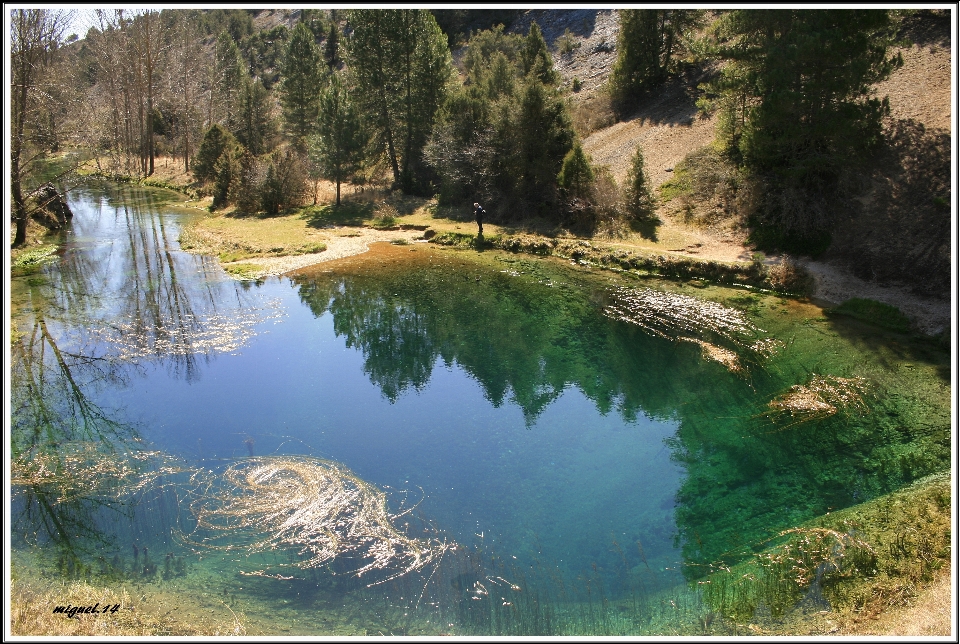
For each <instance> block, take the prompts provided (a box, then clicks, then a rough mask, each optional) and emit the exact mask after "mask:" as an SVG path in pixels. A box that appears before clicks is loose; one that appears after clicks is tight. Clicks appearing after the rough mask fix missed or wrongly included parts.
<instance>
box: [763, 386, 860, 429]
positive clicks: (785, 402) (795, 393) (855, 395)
mask: <svg viewBox="0 0 960 644" xmlns="http://www.w3.org/2000/svg"><path fill="white" fill-rule="evenodd" d="M868 391H869V382H868V381H867V380H866V379H865V378H861V377H859V376H857V377H853V378H841V377H839V376H819V375H817V374H814V375H813V376H811V378H810V380H808V381H807V383H806V384H803V385H794V386H792V387H790V389H789V390H788V391H786V392H785V393H783V394H781V395H779V396H777V397H776V398H774V399H773V400H771V401H770V402H769V403H767V406H768V407H769V410H770V411H768V412H766V415H768V416H770V417H771V418H772V419H773V420H774V421H778V420H780V419H781V418H782V417H783V416H785V415H786V416H787V417H789V418H790V419H791V420H793V422H792V423H791V424H790V426H792V425H795V424H798V423H805V422H809V421H811V420H820V419H823V418H827V417H829V416H833V415H834V414H836V413H837V411H839V410H854V411H858V412H860V413H866V412H867V411H869V408H868V407H867V404H866V403H865V402H864V400H863V397H864V396H865V395H866V394H867V392H868Z"/></svg>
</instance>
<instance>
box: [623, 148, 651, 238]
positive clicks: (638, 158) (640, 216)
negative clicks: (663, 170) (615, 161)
mask: <svg viewBox="0 0 960 644" xmlns="http://www.w3.org/2000/svg"><path fill="white" fill-rule="evenodd" d="M624 196H625V202H626V204H625V205H626V211H627V217H628V218H630V219H632V220H634V221H644V220H650V219H652V218H653V216H654V212H655V211H656V207H657V204H656V199H655V198H654V196H653V192H652V191H651V190H650V180H649V179H648V178H647V171H646V169H645V168H644V164H643V150H642V149H641V148H640V146H639V145H638V146H637V150H636V151H635V152H634V153H633V159H632V160H631V161H630V172H629V174H627V189H626V194H625V195H624Z"/></svg>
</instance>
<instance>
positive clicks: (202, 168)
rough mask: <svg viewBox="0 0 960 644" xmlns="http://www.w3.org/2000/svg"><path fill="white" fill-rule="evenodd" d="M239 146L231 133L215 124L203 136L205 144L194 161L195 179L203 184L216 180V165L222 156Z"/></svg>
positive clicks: (192, 170)
mask: <svg viewBox="0 0 960 644" xmlns="http://www.w3.org/2000/svg"><path fill="white" fill-rule="evenodd" d="M237 145H238V144H237V139H236V138H234V136H233V135H232V134H230V132H228V131H227V130H226V129H224V128H223V127H222V126H220V125H218V124H216V123H215V124H213V125H212V126H211V127H210V129H209V130H207V133H206V134H204V135H203V142H202V143H201V144H200V149H199V150H197V156H196V158H195V159H194V160H193V164H192V165H193V167H192V168H191V172H193V176H194V178H195V179H196V180H197V181H199V182H201V183H206V182H207V181H212V180H213V179H214V178H216V176H217V170H216V165H217V161H218V160H219V159H220V155H222V154H223V153H224V151H226V150H228V149H233V148H236V147H237Z"/></svg>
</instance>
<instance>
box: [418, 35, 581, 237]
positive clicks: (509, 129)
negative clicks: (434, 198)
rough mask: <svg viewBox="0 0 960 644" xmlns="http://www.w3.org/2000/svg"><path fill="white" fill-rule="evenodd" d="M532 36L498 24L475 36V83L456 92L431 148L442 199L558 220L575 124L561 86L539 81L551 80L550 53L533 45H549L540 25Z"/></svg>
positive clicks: (470, 68)
mask: <svg viewBox="0 0 960 644" xmlns="http://www.w3.org/2000/svg"><path fill="white" fill-rule="evenodd" d="M531 34H532V35H531V36H528V37H527V38H522V37H519V36H514V35H507V34H504V33H503V29H502V28H500V27H498V28H496V29H492V30H489V31H484V32H481V33H478V34H476V35H474V36H473V38H471V40H470V43H469V44H468V46H467V51H466V52H465V53H464V56H463V61H464V68H465V70H466V73H467V77H468V83H467V84H465V85H464V86H462V87H460V88H458V89H456V90H454V91H452V92H451V93H450V96H449V98H448V99H447V102H446V104H445V105H444V107H443V109H442V110H441V112H440V115H439V118H438V122H437V125H436V127H435V128H434V131H433V135H432V136H431V139H430V142H429V144H428V145H427V146H426V148H425V149H424V157H425V158H426V160H427V162H428V163H429V164H430V165H431V166H432V167H433V169H434V170H435V171H436V172H437V174H439V175H440V179H441V185H440V200H441V202H442V203H444V204H451V205H460V204H470V203H473V202H474V201H481V202H483V203H484V206H485V207H486V208H487V209H488V210H491V209H492V208H496V209H501V208H502V210H503V211H507V212H509V211H520V212H524V213H525V214H540V215H546V216H550V217H552V218H553V219H554V220H555V221H556V220H558V214H559V211H558V208H557V196H558V193H557V176H558V174H559V173H560V170H561V166H562V164H563V159H564V157H565V156H566V155H567V153H568V152H569V151H570V149H571V147H572V146H573V140H574V135H573V128H572V126H571V123H570V116H569V113H568V112H567V107H566V104H565V103H564V101H563V99H562V96H561V95H560V92H559V91H558V89H557V87H556V85H554V84H548V85H544V84H543V83H542V82H541V81H540V77H541V76H545V77H547V78H552V75H550V74H546V75H544V74H540V73H539V72H538V71H537V70H538V68H537V64H538V63H537V61H538V60H539V61H541V62H543V61H544V60H547V62H549V60H548V59H544V58H543V55H544V54H545V55H546V56H549V53H548V52H546V48H545V45H544V47H543V49H542V50H541V49H540V48H539V47H532V46H531V43H533V44H536V43H537V42H542V36H541V35H539V33H538V29H534V28H533V27H531ZM538 52H539V53H538ZM525 61H526V62H525ZM548 69H550V70H551V71H552V67H550V68H548ZM540 71H543V70H542V69H541V70H540ZM527 72H531V73H527ZM491 212H494V211H493V210H491Z"/></svg>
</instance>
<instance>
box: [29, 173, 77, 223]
mask: <svg viewBox="0 0 960 644" xmlns="http://www.w3.org/2000/svg"><path fill="white" fill-rule="evenodd" d="M37 203H38V204H39V206H40V209H39V210H38V211H37V212H36V213H34V215H33V218H34V219H35V220H36V221H37V222H38V223H40V224H42V225H43V226H45V227H47V228H49V229H50V230H60V229H61V228H63V227H64V226H66V225H67V222H68V221H70V220H71V219H73V212H71V211H70V206H68V205H67V200H66V199H64V198H63V195H61V194H60V193H59V192H58V191H57V188H56V186H54V185H53V184H52V183H45V184H44V185H42V186H40V189H39V190H38V191H37Z"/></svg>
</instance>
